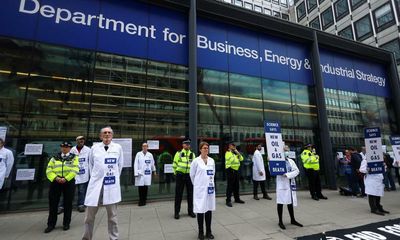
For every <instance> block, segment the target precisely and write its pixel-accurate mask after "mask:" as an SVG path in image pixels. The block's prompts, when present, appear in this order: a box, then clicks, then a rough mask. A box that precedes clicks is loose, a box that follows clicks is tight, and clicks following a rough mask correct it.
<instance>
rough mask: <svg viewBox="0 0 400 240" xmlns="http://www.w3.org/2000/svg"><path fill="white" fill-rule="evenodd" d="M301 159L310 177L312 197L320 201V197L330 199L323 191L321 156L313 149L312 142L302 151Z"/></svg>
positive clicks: (309, 183)
mask: <svg viewBox="0 0 400 240" xmlns="http://www.w3.org/2000/svg"><path fill="white" fill-rule="evenodd" d="M301 161H302V162H303V167H304V169H305V172H306V176H307V179H308V187H309V189H310V194H311V198H312V199H314V200H316V201H318V200H319V199H325V200H326V199H328V198H327V197H325V196H324V195H322V192H321V179H320V177H319V156H318V155H317V154H316V152H315V149H313V145H312V144H307V145H306V146H305V149H304V150H303V152H302V153H301Z"/></svg>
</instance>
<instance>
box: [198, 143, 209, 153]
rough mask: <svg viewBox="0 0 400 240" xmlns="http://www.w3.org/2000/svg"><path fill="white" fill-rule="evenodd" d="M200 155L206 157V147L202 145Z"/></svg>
mask: <svg viewBox="0 0 400 240" xmlns="http://www.w3.org/2000/svg"><path fill="white" fill-rule="evenodd" d="M200 153H201V155H208V145H203V147H201V149H200Z"/></svg>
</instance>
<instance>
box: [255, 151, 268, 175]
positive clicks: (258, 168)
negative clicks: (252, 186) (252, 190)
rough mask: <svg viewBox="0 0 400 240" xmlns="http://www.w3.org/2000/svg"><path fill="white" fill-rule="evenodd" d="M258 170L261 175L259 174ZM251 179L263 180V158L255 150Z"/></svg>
mask: <svg viewBox="0 0 400 240" xmlns="http://www.w3.org/2000/svg"><path fill="white" fill-rule="evenodd" d="M260 172H262V173H263V175H262V176H261V175H260ZM253 180H254V181H265V167H264V160H263V157H262V155H261V153H260V151H258V150H256V151H255V152H254V155H253Z"/></svg>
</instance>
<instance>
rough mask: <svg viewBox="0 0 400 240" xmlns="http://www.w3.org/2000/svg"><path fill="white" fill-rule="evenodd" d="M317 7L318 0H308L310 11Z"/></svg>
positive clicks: (308, 9)
mask: <svg viewBox="0 0 400 240" xmlns="http://www.w3.org/2000/svg"><path fill="white" fill-rule="evenodd" d="M316 7H317V0H307V11H308V13H310V12H311V11H312V10H314V9H315V8H316Z"/></svg>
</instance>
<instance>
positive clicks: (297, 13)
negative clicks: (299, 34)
mask: <svg viewBox="0 0 400 240" xmlns="http://www.w3.org/2000/svg"><path fill="white" fill-rule="evenodd" d="M301 5H303V7H304V14H303V15H301V16H299V12H298V10H297V9H298V8H299V7H300V6H301ZM306 15H307V8H306V3H305V1H303V2H301V3H300V4H299V5H297V7H296V16H297V22H300V21H301V20H303V18H305V16H306Z"/></svg>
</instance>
